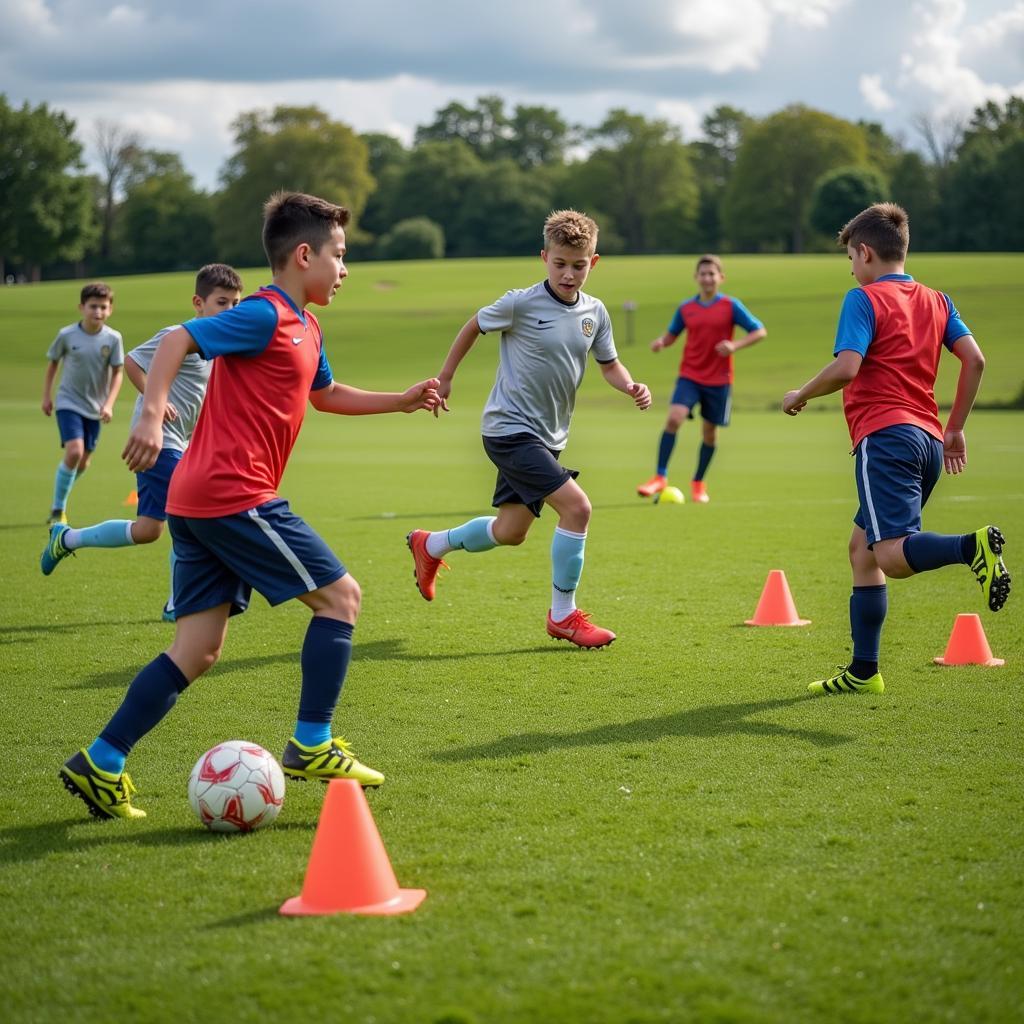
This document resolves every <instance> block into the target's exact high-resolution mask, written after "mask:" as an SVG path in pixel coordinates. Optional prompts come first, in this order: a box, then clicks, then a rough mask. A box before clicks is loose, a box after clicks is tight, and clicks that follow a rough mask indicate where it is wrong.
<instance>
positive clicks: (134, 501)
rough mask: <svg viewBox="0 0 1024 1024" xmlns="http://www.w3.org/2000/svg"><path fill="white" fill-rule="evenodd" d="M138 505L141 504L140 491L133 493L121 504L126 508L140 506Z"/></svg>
mask: <svg viewBox="0 0 1024 1024" xmlns="http://www.w3.org/2000/svg"><path fill="white" fill-rule="evenodd" d="M138 503H139V492H138V491H132V492H131V493H130V494H129V495H128V497H127V498H125V499H124V501H122V502H121V504H122V505H125V506H130V505H138Z"/></svg>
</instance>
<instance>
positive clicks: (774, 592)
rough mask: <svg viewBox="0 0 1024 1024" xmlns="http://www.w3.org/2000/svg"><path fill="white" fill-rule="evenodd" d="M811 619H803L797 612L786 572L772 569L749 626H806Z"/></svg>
mask: <svg viewBox="0 0 1024 1024" xmlns="http://www.w3.org/2000/svg"><path fill="white" fill-rule="evenodd" d="M810 621H811V620H810V619H801V618H800V616H799V615H797V613H796V605H795V604H794V603H793V595H792V594H791V593H790V592H789V584H788V583H787V582H786V574H785V573H784V572H783V571H782V570H781V569H772V571H771V572H769V573H768V579H767V580H765V584H764V590H762V591H761V600H760V601H758V602H757V610H756V611H755V612H754V617H753V618H752V619H747V620H746V622H745V625H747V626H806V625H809V623H810Z"/></svg>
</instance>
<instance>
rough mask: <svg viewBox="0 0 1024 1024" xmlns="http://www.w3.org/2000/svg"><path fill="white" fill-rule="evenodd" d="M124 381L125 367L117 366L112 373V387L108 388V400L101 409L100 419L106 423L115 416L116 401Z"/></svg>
mask: <svg viewBox="0 0 1024 1024" xmlns="http://www.w3.org/2000/svg"><path fill="white" fill-rule="evenodd" d="M123 383H124V372H123V367H120V366H115V367H114V368H113V370H112V371H111V373H110V387H109V388H108V389H107V400H106V401H105V402H104V403H103V408H102V409H100V419H101V420H102V421H103V422H104V423H109V422H110V421H111V420H112V419H113V418H114V403H115V402H116V401H117V396H118V394H119V393H120V391H121V385H122V384H123Z"/></svg>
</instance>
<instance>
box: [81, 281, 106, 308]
mask: <svg viewBox="0 0 1024 1024" xmlns="http://www.w3.org/2000/svg"><path fill="white" fill-rule="evenodd" d="M90 299H108V300H109V301H110V302H113V301H114V289H113V288H111V287H110V285H109V284H104V283H103V282H102V281H93V283H92V284H87V285H85V287H84V288H82V296H81V298H80V299H79V300H78V302H79V305H81V306H84V305H85V304H86V303H87V302H88V301H89V300H90Z"/></svg>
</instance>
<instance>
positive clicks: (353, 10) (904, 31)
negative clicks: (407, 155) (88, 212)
mask: <svg viewBox="0 0 1024 1024" xmlns="http://www.w3.org/2000/svg"><path fill="white" fill-rule="evenodd" d="M282 12H287V13H286V14H284V15H282ZM0 26H2V29H0V92H2V93H4V94H6V96H7V99H8V101H9V102H11V103H12V104H15V105H20V104H21V103H22V102H23V101H25V100H27V101H29V102H30V103H32V104H36V103H40V102H47V103H49V104H50V105H51V106H53V107H56V108H59V109H62V110H65V111H67V112H68V113H69V114H70V115H71V116H72V117H74V118H75V119H76V121H77V123H78V127H79V137H80V138H81V139H82V140H83V141H84V142H86V143H87V149H88V152H89V155H90V157H92V156H94V154H93V152H92V151H93V147H92V141H93V138H94V134H93V133H94V126H95V123H96V121H97V119H104V120H107V121H115V122H118V123H120V124H121V125H123V126H125V127H129V128H132V129H135V130H136V131H138V132H139V133H140V134H141V135H142V137H143V140H144V142H145V144H146V145H147V146H149V147H151V148H156V149H168V150H174V151H176V152H179V153H181V155H182V157H183V159H184V161H185V165H186V167H187V168H188V169H189V170H190V171H191V172H192V174H193V175H194V176H195V178H196V180H197V182H198V183H199V184H200V185H202V186H204V187H206V188H213V187H215V186H216V184H217V176H218V172H219V170H220V168H221V166H222V164H223V162H224V160H225V158H226V157H227V155H228V154H229V153H230V151H231V148H232V136H231V128H230V125H231V121H232V119H233V118H234V117H235V116H236V115H237V114H238V113H239V112H240V111H245V110H253V109H256V108H267V109H269V108H271V107H273V106H275V105H277V104H281V103H288V104H304V105H305V104H316V105H318V106H320V107H322V108H323V109H325V110H327V111H328V113H330V114H331V115H332V116H333V117H335V118H336V119H338V120H341V121H345V122H346V123H348V124H350V125H352V126H353V127H354V128H355V129H356V130H358V131H384V132H390V133H391V134H393V135H396V136H398V137H399V138H401V139H402V140H403V141H405V142H407V143H408V142H411V141H412V136H413V132H414V131H415V128H416V126H417V125H419V124H426V123H428V122H429V121H431V120H432V117H433V114H434V112H435V111H436V110H437V109H439V108H440V107H442V106H444V105H445V104H446V103H448V102H450V101H451V100H453V99H458V100H461V101H463V102H466V103H470V104H471V103H472V102H473V101H474V100H475V99H476V97H478V96H481V95H484V94H490V93H498V94H500V95H501V96H503V97H504V98H505V99H506V102H507V105H508V107H509V108H511V107H513V106H514V105H515V104H517V103H528V104H541V105H544V106H548V107H554V108H555V109H557V110H558V111H559V112H560V113H561V114H562V116H563V117H565V118H566V119H567V120H569V121H571V122H575V123H580V124H584V125H588V126H589V125H596V124H598V123H599V122H600V121H601V120H602V118H603V116H604V114H605V113H606V112H607V111H608V110H609V109H611V108H612V107H625V108H627V109H629V110H631V111H634V112H637V113H642V114H644V115H646V116H648V117H660V118H665V119H667V120H669V121H671V122H673V123H675V124H678V125H679V126H680V127H681V128H682V130H683V133H684V138H686V139H687V140H691V139H694V138H697V137H699V134H700V120H701V117H702V116H703V115H704V114H705V113H706V112H707V111H709V110H710V109H712V108H713V107H715V106H716V105H718V104H720V103H730V104H732V105H734V106H738V107H740V108H741V109H743V110H746V111H748V112H749V113H752V114H755V115H760V114H767V113H771V112H773V111H775V110H778V109H779V108H780V107H783V106H785V105H786V104H788V103H793V102H802V103H806V104H809V105H812V106H815V107H818V108H820V109H822V110H826V111H828V112H830V113H833V114H837V115H840V116H842V117H847V118H850V119H852V120H856V119H858V118H867V119H870V120H876V121H881V122H882V123H883V124H884V125H885V126H886V128H887V129H889V130H890V131H891V132H893V133H894V134H897V135H899V136H901V137H903V138H904V140H905V141H906V142H908V143H909V144H912V145H915V146H917V145H919V137H918V136H917V135H916V133H915V131H914V129H913V127H912V119H913V117H914V116H915V115H919V114H927V115H929V116H932V117H934V118H938V119H943V118H948V117H950V116H954V115H958V114H964V113H969V112H970V111H971V110H972V109H973V108H974V107H975V106H977V105H978V104H979V103H982V102H984V101H985V100H987V99H994V100H996V101H998V102H1004V101H1005V100H1006V99H1007V97H1008V96H1010V95H1011V94H1017V95H1024V0H970V2H969V3H967V2H963V0H917V2H905V0H588V2H586V3H578V2H572V0H516V2H514V3H500V2H492V3H489V4H488V3H486V2H484V3H481V2H479V0H476V2H472V3H470V2H466V0H433V2H430V0H373V2H363V0H355V2H352V0H333V2H328V0H294V2H293V3H290V4H288V5H285V4H283V3H280V2H278V3H270V2H268V0H247V2H245V3H227V2H219V0H206V2H204V3H198V2H194V0H178V2H175V0H171V2H169V3H168V2H166V0H164V2H160V3H157V2H155V0H125V2H123V3H98V2H95V0H0Z"/></svg>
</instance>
